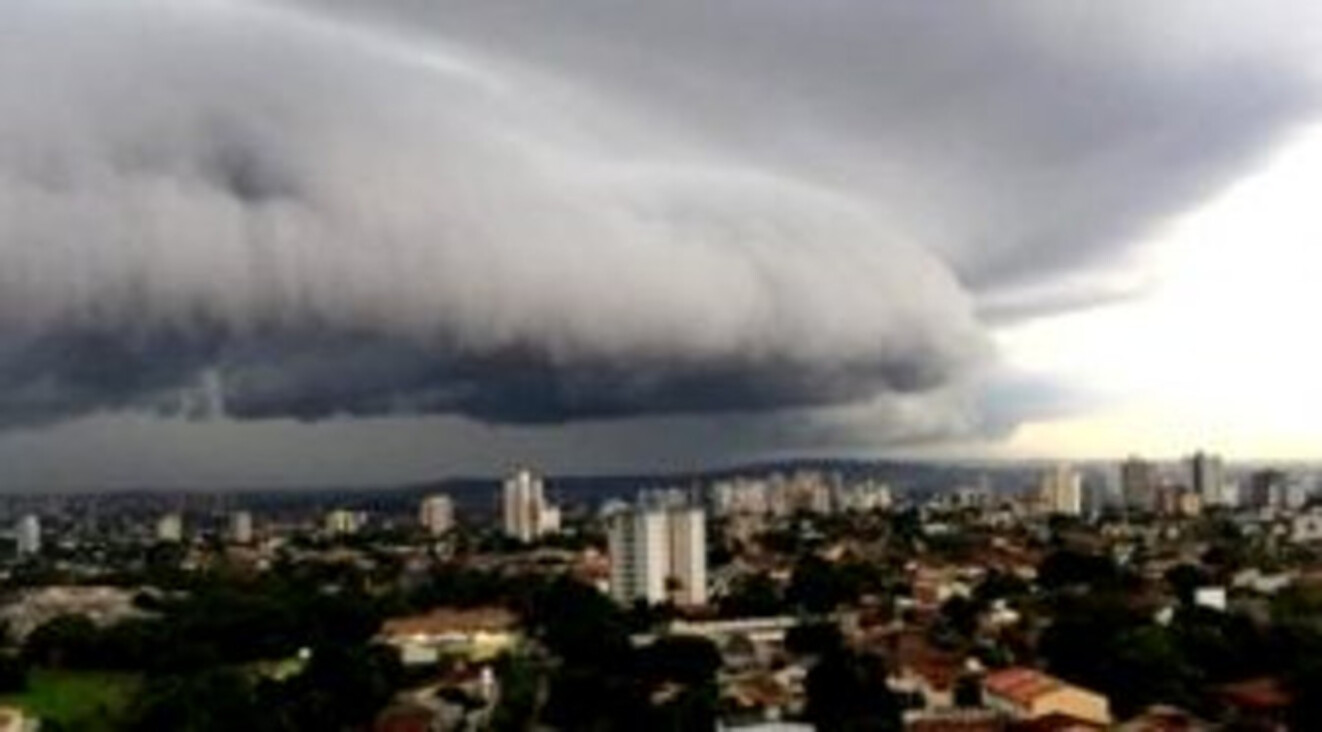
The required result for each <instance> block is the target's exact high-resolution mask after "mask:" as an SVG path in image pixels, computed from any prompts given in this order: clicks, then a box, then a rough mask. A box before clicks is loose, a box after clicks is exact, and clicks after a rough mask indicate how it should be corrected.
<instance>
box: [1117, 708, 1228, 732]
mask: <svg viewBox="0 0 1322 732" xmlns="http://www.w3.org/2000/svg"><path fill="white" fill-rule="evenodd" d="M1114 729H1115V730H1116V732H1208V731H1209V730H1211V729H1212V725H1211V724H1209V723H1207V722H1205V721H1203V720H1201V719H1199V718H1197V717H1195V716H1193V715H1192V714H1190V713H1188V712H1186V711H1184V710H1183V709H1178V708H1176V707H1171V706H1165V705H1156V706H1151V707H1148V708H1147V709H1146V710H1144V711H1143V713H1142V714H1139V715H1138V716H1136V717H1133V718H1132V719H1127V720H1125V721H1124V722H1122V723H1120V724H1118V725H1116V726H1115V728H1114Z"/></svg>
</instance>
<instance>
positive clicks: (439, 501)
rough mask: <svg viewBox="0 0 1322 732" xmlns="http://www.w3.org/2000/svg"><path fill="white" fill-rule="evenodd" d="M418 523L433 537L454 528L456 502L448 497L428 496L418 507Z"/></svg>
mask: <svg viewBox="0 0 1322 732" xmlns="http://www.w3.org/2000/svg"><path fill="white" fill-rule="evenodd" d="M418 523H419V524H421V525H422V528H423V530H425V531H426V532H427V533H428V534H431V535H432V536H440V535H441V534H444V533H445V532H447V531H449V530H450V529H451V528H453V527H454V501H452V500H450V497H449V496H446V495H435V496H427V497H426V498H424V499H422V503H421V504H420V505H419V506H418Z"/></svg>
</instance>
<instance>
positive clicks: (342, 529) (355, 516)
mask: <svg viewBox="0 0 1322 732" xmlns="http://www.w3.org/2000/svg"><path fill="white" fill-rule="evenodd" d="M365 523H367V516H366V515H365V514H364V513H363V512H362V511H350V510H348V509H344V508H337V509H335V510H334V511H331V512H329V513H327V514H326V518H325V524H326V533H328V534H332V535H334V536H345V535H348V534H356V533H358V529H360V528H362V526H363V524H365Z"/></svg>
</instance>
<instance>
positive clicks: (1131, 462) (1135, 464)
mask: <svg viewBox="0 0 1322 732" xmlns="http://www.w3.org/2000/svg"><path fill="white" fill-rule="evenodd" d="M1120 497H1121V500H1123V501H1124V504H1125V508H1129V509H1133V510H1138V511H1153V510H1155V509H1156V507H1157V505H1156V504H1157V468H1156V466H1155V465H1153V464H1152V463H1150V462H1148V461H1147V460H1143V459H1142V458H1138V457H1131V458H1129V459H1128V460H1126V461H1124V462H1123V463H1121V464H1120Z"/></svg>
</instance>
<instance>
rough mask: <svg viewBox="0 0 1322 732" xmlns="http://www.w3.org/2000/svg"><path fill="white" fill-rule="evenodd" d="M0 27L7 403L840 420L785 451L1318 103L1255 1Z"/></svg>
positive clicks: (910, 391) (459, 13) (941, 374)
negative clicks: (1221, 8) (801, 412)
mask: <svg viewBox="0 0 1322 732" xmlns="http://www.w3.org/2000/svg"><path fill="white" fill-rule="evenodd" d="M1301 7H1302V6H1301ZM1200 9H1201V12H1200ZM5 12H6V22H5V23H4V25H3V26H0V421H3V422H8V423H11V424H26V423H31V422H35V421H43V420H49V419H57V418H64V417H69V416H74V415H79V414H84V413H88V412H92V411H97V410H102V409H108V408H110V409H118V408H161V409H166V410H184V411H188V410H190V409H191V408H192V407H191V405H193V404H194V403H196V402H197V400H198V398H199V397H198V396H197V394H196V393H195V392H196V390H197V388H198V385H199V384H200V385H202V386H203V387H205V388H203V389H202V391H204V392H207V394H206V396H207V400H208V402H209V403H211V404H216V405H222V406H223V408H224V409H225V411H226V412H227V413H229V414H231V415H235V416H238V417H280V416H294V417H300V418H319V417H325V416H329V415H333V414H340V413H347V414H356V415H366V414H387V413H388V414H412V413H453V414H459V415H466V416H470V417H475V418H477V419H479V420H484V421H493V422H519V423H541V422H559V421H565V420H573V419H579V418H585V417H601V416H616V417H620V416H628V415H650V414H657V413H668V412H685V413H690V412H698V413H701V412H714V411H715V412H725V411H744V410H753V411H758V410H781V409H785V408H788V407H819V406H836V407H840V408H843V409H845V410H846V411H848V412H849V416H848V417H847V418H841V419H840V420H837V419H836V416H835V415H836V414H837V413H836V412H830V413H825V414H824V415H818V416H819V417H820V418H821V419H824V420H826V421H827V422H831V424H828V425H825V426H823V425H822V424H820V423H819V424H812V425H809V426H808V430H807V432H808V434H810V435H813V438H812V439H814V440H816V439H819V438H818V437H817V436H819V435H822V434H828V435H835V434H837V432H838V429H836V428H838V427H839V426H840V425H845V426H847V427H848V428H849V429H850V430H852V431H854V432H858V431H863V430H866V429H867V424H869V423H868V421H867V420H865V419H860V417H859V415H858V414H857V413H855V412H854V411H849V410H851V409H852V408H853V407H851V405H867V404H877V405H881V407H879V408H880V409H883V410H884V411H886V412H888V414H887V416H886V419H885V420H884V421H885V422H886V424H887V429H886V430H885V437H884V439H886V440H892V439H904V438H906V437H911V436H914V435H918V436H924V437H926V436H931V435H935V434H939V433H940V429H939V428H938V427H934V426H933V425H932V424H931V421H932V420H931V418H930V415H924V418H922V419H913V420H912V423H913V424H914V425H915V426H914V428H913V429H912V430H909V431H907V432H906V430H904V429H899V428H896V427H894V426H893V425H892V423H893V421H894V419H895V415H896V414H900V413H901V412H903V413H904V414H908V415H910V416H913V415H918V414H921V413H922V408H921V404H915V403H914V401H915V400H916V399H917V400H920V401H921V398H922V397H923V396H925V395H931V396H932V400H931V402H930V404H931V405H932V406H933V407H934V408H938V409H939V410H940V414H942V415H945V414H947V410H946V409H945V408H944V407H943V405H946V404H949V403H951V402H954V403H956V404H959V405H962V404H963V403H964V400H961V399H958V398H952V397H951V393H952V391H958V390H960V389H961V388H965V387H966V385H967V384H968V383H969V382H970V381H971V380H972V379H973V378H974V377H975V376H976V374H977V371H978V369H979V367H980V366H981V365H983V364H984V363H985V362H986V358H987V356H988V348H987V345H986V343H987V337H986V333H985V326H983V325H982V324H981V323H980V322H979V318H978V315H977V314H976V313H978V312H979V311H982V312H983V313H1003V312H1011V313H1015V314H1016V317H1022V316H1023V314H1024V313H1029V314H1031V313H1033V312H1034V311H1035V309H1039V308H1048V309H1050V308H1052V307H1055V306H1056V305H1057V304H1058V303H1060V302H1063V301H1071V302H1072V301H1087V300H1088V299H1089V296H1088V295H1087V293H1086V292H1082V293H1079V292H1077V291H1078V290H1080V289H1082V290H1085V291H1086V290H1087V288H1088V286H1087V284H1086V279H1087V275H1088V273H1089V272H1091V271H1092V268H1093V267H1094V266H1097V265H1098V263H1101V264H1109V263H1110V262H1112V261H1113V259H1114V258H1115V257H1116V256H1117V255H1118V253H1119V252H1122V251H1124V250H1125V248H1126V247H1127V246H1128V245H1129V243H1130V242H1131V241H1132V240H1133V238H1134V237H1135V236H1136V235H1138V234H1140V233H1141V232H1143V231H1145V230H1147V229H1149V228H1151V227H1152V226H1154V225H1156V224H1158V223H1159V222H1160V221H1161V220H1162V219H1163V217H1165V216H1168V215H1170V214H1172V213H1174V212H1177V211H1179V210H1181V209H1182V208H1183V207H1185V206H1188V205H1191V204H1192V203H1195V202H1196V201H1197V200H1198V199H1199V197H1200V196H1202V195H1204V194H1205V193H1206V192H1207V191H1209V190H1212V189H1214V188H1215V187H1216V186H1218V185H1219V184H1221V183H1222V182H1224V181H1225V180H1227V179H1228V178H1229V177H1231V176H1233V175H1234V174H1235V173H1236V172H1237V171H1238V170H1239V169H1240V167H1241V166H1242V165H1243V163H1244V162H1245V160H1247V159H1249V158H1250V157H1251V156H1253V155H1255V154H1258V153H1260V152H1262V151H1263V150H1264V149H1265V148H1266V147H1267V146H1268V145H1269V143H1270V142H1271V141H1272V140H1274V139H1275V138H1276V136H1278V135H1279V134H1281V133H1282V132H1283V131H1284V130H1286V129H1288V127H1289V126H1290V125H1291V124H1292V123H1293V122H1295V121H1297V120H1298V119H1301V118H1302V117H1303V116H1305V115H1306V113H1308V112H1309V111H1311V109H1312V108H1313V105H1314V103H1315V102H1316V94H1315V92H1316V89H1315V81H1316V79H1315V77H1314V76H1313V75H1312V71H1313V70H1312V69H1299V68H1294V67H1290V66H1287V65H1283V64H1282V63H1281V62H1280V54H1289V53H1292V52H1293V51H1294V46H1295V44H1297V45H1298V46H1299V47H1303V46H1306V45H1307V42H1308V41H1311V40H1313V39H1312V38H1310V37H1308V36H1306V35H1304V34H1305V33H1306V32H1307V31H1306V30H1300V31H1298V32H1297V33H1296V32H1294V31H1293V29H1294V28H1300V29H1307V28H1309V27H1313V26H1310V25H1309V24H1308V23H1306V22H1304V21H1306V20H1308V18H1309V16H1308V15H1307V13H1308V12H1309V11H1307V10H1306V9H1304V10H1300V11H1299V12H1298V13H1296V12H1295V11H1294V10H1288V11H1287V8H1286V6H1282V15H1281V16H1280V25H1276V24H1270V27H1266V26H1264V27H1258V26H1259V25H1261V21H1260V20H1259V19H1248V20H1241V19H1239V18H1237V17H1234V16H1227V15H1226V14H1225V13H1221V12H1212V11H1207V10H1206V6H1205V5H1203V4H1198V5H1197V7H1195V6H1194V5H1191V4H1184V3H1174V4H1171V5H1169V6H1163V8H1162V9H1160V10H1157V9H1153V8H1151V7H1150V4H1146V3H1143V4H1139V3H1133V4H1123V3H1120V4H1108V9H1107V10H1106V11H1099V10H1097V4H1095V3H1089V4H1083V3H1051V4H1045V3H1043V4H1034V5H1028V4H1015V5H1013V6H1004V5H1002V4H999V3H997V4H986V5H983V6H979V7H971V6H965V7H961V8H955V7H953V6H949V7H939V6H936V4H931V3H924V4H921V6H919V5H915V4H913V3H907V2H895V3H891V2H861V1H860V2H843V1H840V0H834V1H832V2H824V3H802V2H789V1H760V2H749V1H747V0H744V1H740V2H710V1H709V0H703V1H702V2H697V1H696V0H694V1H679V2H667V3H639V4H624V3H616V2H600V1H598V0H583V1H581V2H574V3H563V2H553V3H552V2H538V1H537V0H524V1H523V2H518V3H430V2H428V3H421V2H407V1H403V0H401V1H399V2H379V3H377V2H374V3H361V2H326V3H305V4H298V5H286V4H277V3H272V4H261V3H253V2H242V1H241V0H211V1H209V2H200V3H199V2H170V1H169V0H127V1H125V2H113V3H112V2H90V1H89V2H73V1H71V0H53V1H52V0H43V1H41V2H37V1H36V0H19V1H18V2H16V3H11V4H10V6H9V7H7V8H6V11H5ZM1283 29H1285V30H1290V32H1289V33H1286V34H1285V35H1284V36H1281V37H1276V36H1272V34H1278V35H1279V34H1280V32H1281V31H1282V30H1283ZM1269 36H1270V37H1272V38H1273V40H1272V42H1271V43H1270V44H1268V43H1267V42H1266V41H1267V39H1268V38H1269ZM1209 39H1210V41H1209ZM1065 275H1068V276H1067V277H1065ZM1062 277H1064V279H1062ZM1056 282H1067V283H1069V291H1068V292H1067V293H1064V294H1062V292H1061V291H1060V288H1059V287H1055V288H1054V289H1053V284H1052V283H1056ZM1080 282H1085V284H1082V285H1080V284H1079V283H1080ZM1107 289H1108V291H1109V290H1110V289H1114V288H1113V287H1111V286H1109V285H1108V287H1107ZM901 401H902V402H903V403H904V404H905V405H906V406H905V409H904V410H899V409H896V408H895V407H894V405H895V404H897V403H899V402H901ZM997 411H998V414H997V417H996V421H997V423H998V424H1000V423H1002V422H1013V418H1012V417H1006V416H1005V414H1004V412H1007V411H1012V410H1006V409H1000V410H997ZM951 413H952V419H953V420H954V421H956V422H957V423H958V424H957V425H956V426H955V428H956V429H966V428H968V426H969V425H970V424H976V422H977V420H976V419H973V420H969V419H968V415H967V414H966V413H965V411H964V410H963V408H962V406H961V408H960V409H957V410H951ZM833 420H835V421H834V422H833ZM920 423H921V424H920ZM749 431H750V432H751V433H753V434H756V435H759V437H758V440H759V441H764V442H766V443H768V444H769V445H772V446H774V443H775V442H776V441H777V440H780V439H783V436H784V430H782V429H780V427H774V428H770V429H766V428H757V429H751V430H749ZM832 439H834V438H832Z"/></svg>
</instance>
